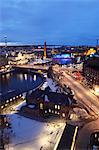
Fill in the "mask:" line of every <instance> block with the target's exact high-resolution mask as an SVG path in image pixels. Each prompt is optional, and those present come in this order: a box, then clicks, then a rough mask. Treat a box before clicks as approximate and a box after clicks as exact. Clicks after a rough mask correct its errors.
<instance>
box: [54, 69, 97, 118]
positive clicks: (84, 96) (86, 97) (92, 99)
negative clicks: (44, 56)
mask: <svg viewBox="0 0 99 150" xmlns="http://www.w3.org/2000/svg"><path fill="white" fill-rule="evenodd" d="M53 70H54V68H53ZM54 71H55V73H56V74H62V77H61V79H60V83H61V84H65V85H68V86H69V87H70V88H71V89H72V90H73V91H74V93H75V96H76V99H77V100H78V101H79V102H80V103H81V104H82V105H83V106H84V107H85V108H86V109H87V110H88V111H89V112H90V114H91V115H93V116H94V117H96V118H98V117H99V100H98V98H97V97H96V96H95V95H94V94H93V93H91V91H90V90H89V89H88V88H85V87H84V86H83V85H82V84H80V82H78V81H77V80H75V79H74V78H72V77H71V76H70V75H68V74H67V73H66V72H65V70H64V69H62V68H61V67H60V68H55V70H54Z"/></svg>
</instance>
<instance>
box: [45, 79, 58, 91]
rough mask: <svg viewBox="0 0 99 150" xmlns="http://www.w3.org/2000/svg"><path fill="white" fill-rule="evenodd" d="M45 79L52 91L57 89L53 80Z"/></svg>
mask: <svg viewBox="0 0 99 150" xmlns="http://www.w3.org/2000/svg"><path fill="white" fill-rule="evenodd" d="M46 81H47V83H48V86H49V87H50V89H51V90H52V91H53V92H56V90H57V89H58V87H57V86H56V83H55V82H53V80H52V79H51V78H46Z"/></svg>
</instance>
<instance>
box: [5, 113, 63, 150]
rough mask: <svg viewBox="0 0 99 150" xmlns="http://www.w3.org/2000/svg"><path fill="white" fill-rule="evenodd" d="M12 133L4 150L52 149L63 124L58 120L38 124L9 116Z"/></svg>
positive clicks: (37, 122) (23, 118)
mask: <svg viewBox="0 0 99 150" xmlns="http://www.w3.org/2000/svg"><path fill="white" fill-rule="evenodd" d="M8 116H9V118H10V120H11V124H12V125H11V127H12V129H11V130H12V131H13V132H12V133H11V134H10V143H9V145H6V150H8V149H9V150H40V148H41V147H42V150H47V149H53V147H54V146H55V144H56V142H57V140H58V138H59V136H60V135H61V134H62V132H63V129H64V127H65V123H60V121H59V120H57V121H54V122H53V121H52V122H49V123H47V122H46V123H44V122H39V121H35V120H31V119H28V118H25V117H23V116H20V115H18V114H9V115H8Z"/></svg>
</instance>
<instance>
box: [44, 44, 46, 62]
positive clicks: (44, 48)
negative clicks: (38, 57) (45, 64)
mask: <svg viewBox="0 0 99 150" xmlns="http://www.w3.org/2000/svg"><path fill="white" fill-rule="evenodd" d="M44 59H46V42H44Z"/></svg>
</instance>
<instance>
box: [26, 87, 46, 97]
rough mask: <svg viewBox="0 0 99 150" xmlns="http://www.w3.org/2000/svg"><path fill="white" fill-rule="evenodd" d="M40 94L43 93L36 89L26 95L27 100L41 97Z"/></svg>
mask: <svg viewBox="0 0 99 150" xmlns="http://www.w3.org/2000/svg"><path fill="white" fill-rule="evenodd" d="M42 94H43V91H42V90H39V89H37V90H35V91H33V92H32V93H31V94H28V95H27V99H37V98H39V97H41V96H42Z"/></svg>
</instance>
